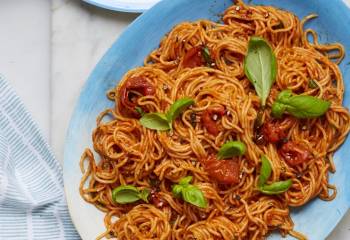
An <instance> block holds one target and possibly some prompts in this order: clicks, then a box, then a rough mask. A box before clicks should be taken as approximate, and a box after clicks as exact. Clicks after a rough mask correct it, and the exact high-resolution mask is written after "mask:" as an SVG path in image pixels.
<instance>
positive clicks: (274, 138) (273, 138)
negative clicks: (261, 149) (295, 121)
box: [262, 121, 287, 143]
mask: <svg viewBox="0 0 350 240" xmlns="http://www.w3.org/2000/svg"><path fill="white" fill-rule="evenodd" d="M262 133H263V135H264V139H265V141H267V142H270V143H277V142H280V141H281V140H283V139H285V138H286V137H287V133H286V131H285V129H284V127H283V126H281V124H280V123H278V122H276V121H268V122H265V123H264V125H263V127H262Z"/></svg>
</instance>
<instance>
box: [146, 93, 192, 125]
mask: <svg viewBox="0 0 350 240" xmlns="http://www.w3.org/2000/svg"><path fill="white" fill-rule="evenodd" d="M192 104H194V100H193V99H191V98H181V99H179V100H177V101H175V102H174V103H173V104H172V105H171V106H170V109H169V111H168V112H167V113H166V114H164V113H146V114H144V115H143V116H142V118H141V119H140V123H141V125H142V126H144V127H146V128H149V129H154V130H159V131H166V130H170V129H171V128H172V122H173V121H174V120H175V119H176V118H177V117H178V116H179V115H180V113H181V112H183V111H184V110H185V109H186V108H187V107H189V106H190V105H192Z"/></svg>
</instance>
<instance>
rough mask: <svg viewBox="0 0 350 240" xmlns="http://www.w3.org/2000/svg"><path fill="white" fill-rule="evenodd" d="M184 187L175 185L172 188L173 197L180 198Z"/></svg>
mask: <svg viewBox="0 0 350 240" xmlns="http://www.w3.org/2000/svg"><path fill="white" fill-rule="evenodd" d="M183 188H184V187H183V186H182V185H179V184H175V185H173V186H172V189H171V191H172V192H173V195H174V196H175V197H176V198H180V197H181V196H182V190H183Z"/></svg>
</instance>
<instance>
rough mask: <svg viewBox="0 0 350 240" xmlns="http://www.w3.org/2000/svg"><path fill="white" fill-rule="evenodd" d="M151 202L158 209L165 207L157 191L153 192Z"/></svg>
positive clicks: (153, 190)
mask: <svg viewBox="0 0 350 240" xmlns="http://www.w3.org/2000/svg"><path fill="white" fill-rule="evenodd" d="M149 200H150V202H151V203H152V204H153V205H154V206H156V207H157V208H162V207H164V205H165V203H166V202H165V201H164V200H163V198H161V197H160V196H159V192H158V191H157V190H155V189H152V190H151V193H150V197H149Z"/></svg>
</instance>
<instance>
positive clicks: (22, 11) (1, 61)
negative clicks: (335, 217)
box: [0, 0, 350, 240]
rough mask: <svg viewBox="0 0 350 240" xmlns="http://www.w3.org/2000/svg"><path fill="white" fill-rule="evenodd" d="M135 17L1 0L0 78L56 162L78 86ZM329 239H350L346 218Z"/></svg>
mask: <svg viewBox="0 0 350 240" xmlns="http://www.w3.org/2000/svg"><path fill="white" fill-rule="evenodd" d="M349 2H350V0H349ZM136 17H137V15H136V14H127V13H114V12H110V11H107V10H101V9H96V8H94V7H91V6H88V5H87V4H84V3H81V1H80V0H53V1H51V6H50V1H47V0H0V32H1V33H2V34H1V36H0V73H2V74H3V75H5V76H6V77H7V79H8V80H9V81H10V82H11V83H12V85H13V86H14V87H15V89H16V91H17V92H18V93H19V95H20V97H21V98H22V99H23V100H24V102H25V104H26V106H27V107H28V109H29V110H30V111H31V112H32V114H33V116H34V118H35V120H37V122H38V124H39V126H40V127H41V129H42V130H43V132H44V134H45V136H46V137H47V139H49V140H50V142H51V145H52V147H53V149H54V152H55V154H56V156H57V159H58V160H59V161H60V162H61V163H62V161H63V157H62V156H63V144H64V138H65V134H66V129H67V126H68V123H69V119H70V116H71V113H72V111H73V108H74V105H75V101H76V99H77V98H78V96H79V92H80V89H81V87H82V86H83V84H84V82H85V80H86V79H87V77H88V76H89V73H90V72H91V71H92V69H93V67H94V66H95V64H96V63H97V61H98V60H99V59H100V58H101V57H102V55H103V54H104V52H105V51H106V50H107V49H108V48H109V47H110V45H111V44H112V43H113V42H114V40H115V39H116V38H117V37H118V36H119V34H120V33H121V32H122V31H123V29H124V28H125V27H126V26H127V25H128V24H129V23H130V22H131V21H132V20H133V19H135V18H136ZM50 26H52V29H51V30H52V35H51V38H50V36H49V32H50ZM50 39H51V42H50ZM50 46H51V47H50ZM50 57H51V64H50ZM328 239H329V240H347V239H350V214H349V213H348V214H347V215H346V217H345V218H344V219H343V220H342V222H341V223H340V224H339V225H338V226H337V228H336V229H335V231H334V232H333V233H332V235H331V236H330V237H329V238H328Z"/></svg>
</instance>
